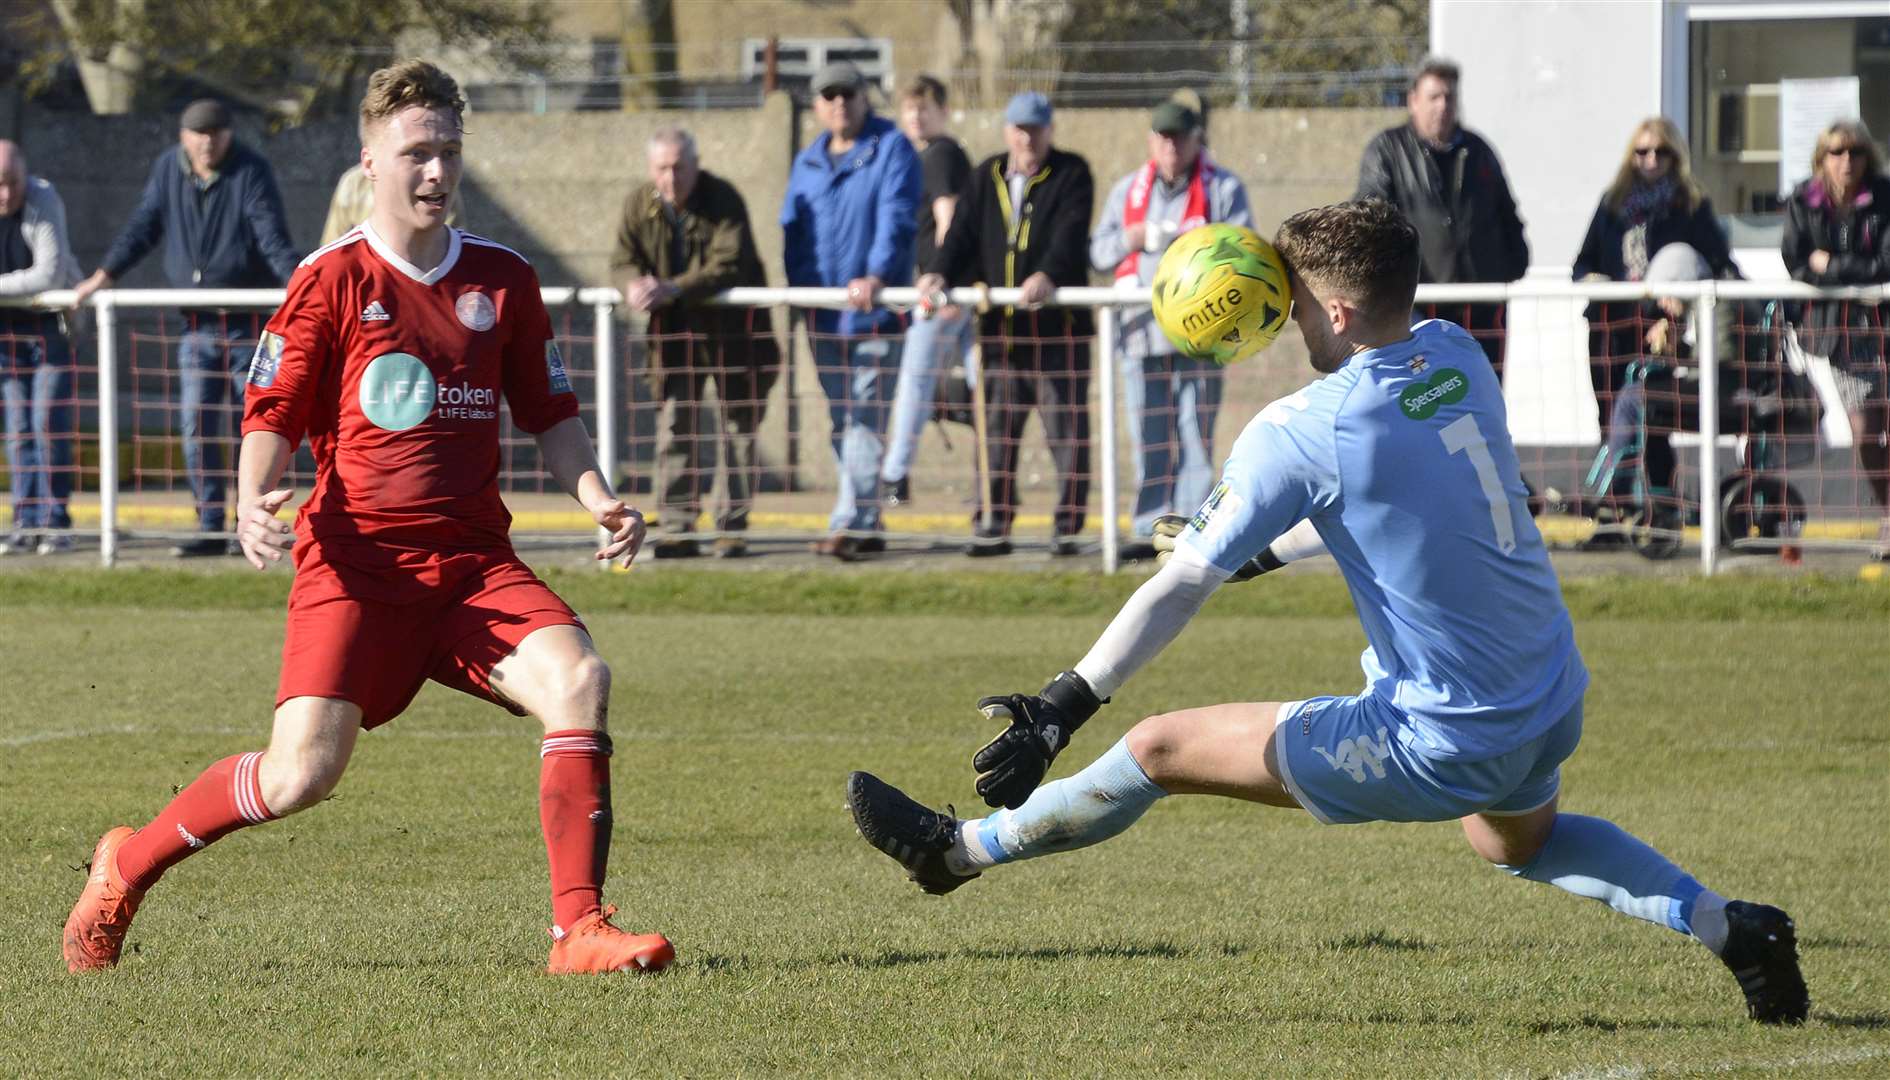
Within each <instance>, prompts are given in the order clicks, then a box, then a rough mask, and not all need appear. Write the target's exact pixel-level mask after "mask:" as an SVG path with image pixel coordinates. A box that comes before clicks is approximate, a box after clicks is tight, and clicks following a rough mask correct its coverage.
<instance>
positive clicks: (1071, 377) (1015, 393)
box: [918, 92, 1096, 556]
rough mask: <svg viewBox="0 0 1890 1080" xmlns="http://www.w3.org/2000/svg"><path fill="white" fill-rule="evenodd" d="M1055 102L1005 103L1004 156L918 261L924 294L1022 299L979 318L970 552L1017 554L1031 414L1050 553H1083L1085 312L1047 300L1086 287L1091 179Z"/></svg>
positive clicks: (975, 182)
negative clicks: (1020, 455) (981, 481)
mask: <svg viewBox="0 0 1890 1080" xmlns="http://www.w3.org/2000/svg"><path fill="white" fill-rule="evenodd" d="M1054 132H1055V129H1054V127H1053V125H1052V114H1051V109H1050V102H1049V99H1047V98H1045V97H1044V96H1043V95H1042V94H1038V93H1034V92H1026V93H1022V94H1018V95H1017V96H1016V97H1013V98H1012V99H1011V101H1010V104H1009V105H1008V106H1007V107H1006V108H1005V110H1004V144H1005V146H1006V147H1007V149H1006V151H1005V152H1004V153H1002V154H997V155H995V156H993V157H990V158H988V159H986V160H985V161H983V162H980V163H979V164H978V166H977V168H975V169H974V170H972V174H971V181H970V183H969V184H968V185H967V186H966V189H965V190H964V191H963V192H961V193H960V195H959V201H958V209H957V212H956V213H954V214H953V215H952V225H951V229H950V230H949V231H948V232H947V233H946V234H945V242H944V243H943V244H941V245H939V249H938V251H937V252H936V253H935V254H934V255H933V256H932V259H931V260H930V262H929V263H928V264H927V265H926V266H925V267H924V268H923V269H924V270H925V274H924V276H922V277H921V278H920V279H919V282H918V285H919V291H920V294H921V295H929V294H931V293H933V292H936V291H937V290H939V289H942V288H944V287H945V286H946V285H947V284H950V285H974V284H984V285H988V286H991V287H993V288H999V287H1006V286H1015V287H1020V288H1022V289H1023V291H1024V302H1023V303H1022V304H1019V305H1014V306H1008V307H1007V306H993V307H991V308H989V310H986V311H984V312H983V313H982V314H981V315H980V317H979V320H978V335H979V345H980V354H981V358H982V361H983V370H982V372H981V373H980V376H979V377H980V378H981V379H983V380H984V397H985V419H986V424H985V428H986V434H985V438H986V439H987V440H988V441H989V453H990V475H989V478H988V483H989V485H990V499H989V514H988V520H985V519H986V517H987V515H986V514H985V512H984V510H983V508H981V509H980V511H979V513H978V514H977V515H976V516H974V518H973V529H974V538H973V541H972V543H971V544H970V546H968V547H967V548H966V549H965V553H966V554H968V555H973V556H983V555H1006V554H1009V553H1010V550H1011V544H1010V540H1009V536H1010V531H1011V520H1012V518H1013V517H1014V516H1015V514H1016V510H1017V452H1018V444H1019V442H1020V441H1021V440H1022V438H1023V434H1024V424H1025V422H1026V421H1027V420H1028V419H1029V418H1030V412H1031V410H1032V409H1035V410H1036V411H1037V413H1038V415H1039V416H1040V417H1041V418H1042V421H1043V428H1044V437H1045V439H1046V441H1047V442H1048V443H1049V446H1050V456H1051V458H1052V460H1053V461H1054V462H1055V463H1056V468H1057V477H1058V492H1057V508H1056V517H1055V523H1054V535H1053V537H1052V544H1051V551H1052V553H1053V554H1057V555H1074V554H1076V553H1077V550H1078V548H1077V534H1078V533H1080V532H1082V530H1083V522H1084V516H1085V507H1086V506H1087V504H1088V501H1089V480H1090V476H1089V458H1090V446H1089V380H1090V358H1089V343H1090V338H1091V336H1092V335H1093V334H1094V332H1095V321H1094V319H1093V318H1092V317H1091V316H1090V312H1089V310H1088V309H1087V308H1057V307H1042V306H1040V305H1042V303H1043V302H1044V301H1045V300H1047V299H1049V298H1050V295H1051V294H1052V293H1053V292H1054V291H1055V290H1056V289H1057V288H1058V287H1059V286H1070V285H1086V284H1088V283H1089V218H1090V210H1091V208H1092V207H1093V205H1094V203H1095V201H1096V183H1095V180H1094V179H1093V178H1092V176H1091V175H1090V170H1089V163H1088V162H1087V161H1084V160H1083V159H1082V158H1081V157H1079V156H1077V155H1076V154H1071V153H1066V152H1065V151H1062V150H1058V149H1055V148H1054V147H1052V146H1051V139H1052V137H1053V135H1054Z"/></svg>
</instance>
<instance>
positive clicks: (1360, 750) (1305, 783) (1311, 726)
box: [1273, 691, 1582, 825]
mask: <svg viewBox="0 0 1890 1080" xmlns="http://www.w3.org/2000/svg"><path fill="white" fill-rule="evenodd" d="M1410 735H1411V733H1410V732H1409V731H1408V730H1407V721H1406V719H1405V717H1404V714H1402V713H1400V712H1399V711H1398V710H1396V709H1394V708H1392V707H1391V706H1390V705H1389V704H1387V703H1386V702H1384V701H1382V700H1381V699H1379V698H1377V697H1375V696H1373V695H1372V694H1371V693H1370V692H1369V691H1368V692H1366V693H1363V694H1360V695H1358V696H1356V697H1316V698H1308V699H1306V700H1305V701H1292V702H1287V703H1286V704H1285V705H1282V706H1280V713H1279V722H1278V723H1277V725H1276V726H1275V727H1274V729H1273V739H1274V743H1275V745H1276V747H1277V749H1278V751H1279V762H1280V772H1281V777H1280V779H1281V780H1283V781H1285V782H1286V789H1287V790H1288V791H1290V792H1292V794H1293V797H1294V798H1295V799H1298V800H1299V804H1300V805H1301V806H1303V807H1305V808H1306V809H1307V811H1308V812H1310V813H1311V814H1312V816H1313V817H1315V818H1318V819H1319V820H1320V821H1322V822H1324V823H1326V824H1327V825H1355V824H1358V823H1359V822H1363V821H1454V820H1456V819H1457V818H1460V817H1464V816H1465V815H1467V814H1526V813H1528V812H1529V811H1531V810H1534V809H1536V808H1537V807H1540V806H1542V805H1544V804H1545V803H1547V802H1548V801H1549V800H1550V799H1553V798H1555V796H1556V794H1557V793H1558V792H1560V791H1561V787H1562V769H1561V765H1562V761H1563V760H1564V759H1566V758H1567V757H1568V756H1569V755H1570V754H1572V753H1574V752H1575V744H1576V743H1578V742H1580V741H1581V737H1582V707H1581V704H1580V703H1579V702H1577V703H1576V705H1575V707H1574V708H1572V709H1570V710H1569V711H1568V714H1567V715H1565V716H1564V717H1562V719H1561V720H1559V721H1557V722H1556V724H1555V726H1554V727H1551V728H1550V729H1549V730H1548V731H1545V732H1543V733H1542V734H1541V735H1540V736H1538V737H1537V738H1535V739H1533V740H1531V741H1530V742H1527V743H1524V744H1523V745H1522V746H1520V747H1517V748H1516V749H1515V750H1512V751H1510V752H1509V753H1507V754H1502V755H1499V756H1497V757H1493V758H1489V759H1486V760H1484V761H1468V762H1449V761H1434V760H1432V759H1430V758H1427V757H1424V756H1423V755H1421V754H1417V753H1414V752H1413V751H1412V750H1411V749H1410V746H1409V743H1410V741H1411V738H1410Z"/></svg>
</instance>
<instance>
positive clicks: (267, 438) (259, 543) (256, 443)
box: [236, 431, 295, 570]
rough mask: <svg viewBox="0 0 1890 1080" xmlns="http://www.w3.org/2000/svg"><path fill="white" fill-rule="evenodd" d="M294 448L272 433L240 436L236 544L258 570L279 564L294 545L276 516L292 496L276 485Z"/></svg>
mask: <svg viewBox="0 0 1890 1080" xmlns="http://www.w3.org/2000/svg"><path fill="white" fill-rule="evenodd" d="M294 452H295V448H294V447H292V446H290V445H289V440H287V439H285V438H283V437H282V436H280V435H278V434H276V433H275V432H273V431H252V432H250V433H249V434H247V435H244V436H243V446H242V450H241V451H240V452H239V456H238V457H237V462H236V542H237V544H238V545H239V546H240V547H241V548H242V549H243V558H245V559H248V560H249V565H251V566H253V567H255V568H256V569H258V570H267V569H269V566H270V564H271V563H278V562H281V561H282V553H283V552H285V551H287V550H289V546H290V545H291V544H294V543H295V531H294V530H293V529H292V528H290V526H289V523H288V522H286V521H283V520H281V519H279V518H277V517H276V511H278V510H280V509H282V508H283V507H284V506H287V505H288V503H289V498H290V496H292V495H293V494H294V492H292V491H290V490H289V489H288V488H279V487H277V486H276V484H277V483H278V482H280V481H281V479H282V473H283V470H285V469H287V468H288V467H289V455H290V454H292V453H294Z"/></svg>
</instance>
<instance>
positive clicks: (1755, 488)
mask: <svg viewBox="0 0 1890 1080" xmlns="http://www.w3.org/2000/svg"><path fill="white" fill-rule="evenodd" d="M1706 276H1708V271H1707V267H1706V263H1705V260H1703V259H1701V258H1700V256H1699V255H1698V254H1697V253H1695V252H1694V251H1693V249H1692V248H1690V247H1688V246H1687V245H1685V244H1670V245H1667V246H1666V247H1663V248H1661V249H1660V251H1659V252H1658V253H1657V254H1656V255H1655V257H1654V259H1653V260H1652V261H1651V262H1650V264H1649V266H1648V274H1647V280H1649V281H1692V280H1699V279H1701V278H1704V277H1706ZM1649 307H1650V308H1654V310H1653V311H1651V312H1650V313H1649V319H1650V323H1649V326H1648V330H1647V332H1646V334H1645V338H1644V340H1645V342H1646V344H1647V351H1646V352H1645V353H1643V354H1642V355H1640V356H1638V357H1636V358H1635V359H1634V360H1633V361H1632V362H1631V363H1630V364H1629V366H1628V369H1627V375H1626V380H1625V383H1624V385H1623V386H1622V387H1621V388H1620V389H1619V390H1618V391H1617V392H1616V393H1615V395H1614V401H1613V404H1612V408H1611V410H1610V416H1609V423H1608V431H1607V436H1606V440H1605V442H1604V444H1603V445H1602V447H1601V448H1600V450H1598V451H1597V452H1596V455H1595V460H1594V463H1593V465H1592V466H1591V467H1590V469H1589V471H1588V475H1587V477H1586V479H1585V480H1584V484H1583V498H1582V500H1581V505H1578V506H1576V507H1573V508H1572V509H1574V510H1575V512H1577V513H1584V512H1585V513H1586V514H1587V515H1588V516H1590V517H1593V518H1594V519H1595V522H1596V526H1595V539H1593V540H1591V541H1590V542H1589V544H1588V546H1590V547H1600V546H1605V545H1606V544H1608V543H1610V542H1613V543H1619V542H1621V541H1622V539H1625V540H1626V542H1627V543H1629V544H1631V545H1632V546H1633V548H1634V550H1635V551H1637V552H1639V553H1640V554H1641V555H1643V556H1645V557H1647V558H1650V559H1665V558H1669V557H1671V556H1673V555H1674V554H1676V553H1678V551H1679V550H1680V546H1681V541H1682V540H1683V538H1684V536H1685V527H1686V525H1687V524H1688V523H1689V520H1690V519H1692V518H1693V517H1694V515H1693V514H1692V513H1690V512H1689V508H1690V507H1694V506H1697V505H1698V500H1699V495H1698V493H1697V492H1687V491H1684V490H1682V487H1681V482H1682V475H1681V473H1680V470H1679V469H1678V468H1677V466H1678V456H1677V455H1676V453H1675V451H1674V446H1673V439H1672V436H1673V435H1675V434H1677V433H1680V432H1689V431H1694V432H1696V431H1698V430H1699V400H1700V396H1699V369H1698V367H1697V365H1695V364H1694V363H1692V360H1693V357H1694V355H1695V353H1696V350H1697V348H1698V343H1697V342H1696V341H1694V340H1693V338H1694V335H1695V333H1696V326H1697V323H1696V322H1695V321H1694V320H1692V319H1691V318H1690V317H1689V316H1690V311H1689V309H1690V308H1691V305H1690V304H1686V303H1684V302H1680V301H1674V300H1667V301H1663V302H1660V303H1659V304H1658V305H1653V304H1650V305H1649ZM1715 316H1716V317H1715V319H1714V326H1713V329H1712V332H1713V334H1714V336H1715V338H1716V341H1715V345H1716V346H1717V349H1716V353H1717V356H1718V358H1719V365H1718V367H1719V370H1718V374H1719V380H1718V394H1717V395H1716V396H1717V398H1718V401H1719V433H1720V435H1721V436H1733V437H1734V451H1735V466H1734V468H1733V469H1731V470H1730V471H1729V472H1728V473H1727V475H1725V476H1724V478H1723V479H1722V480H1721V481H1720V483H1719V490H1718V493H1717V498H1718V500H1719V509H1720V529H1719V532H1720V535H1719V540H1718V542H1719V543H1721V544H1724V545H1728V546H1732V547H1754V546H1756V547H1776V548H1780V549H1781V550H1782V551H1783V552H1784V553H1785V554H1786V556H1787V557H1792V556H1793V555H1794V554H1795V551H1796V545H1795V544H1794V543H1793V541H1794V540H1795V539H1796V538H1797V536H1798V535H1799V533H1800V531H1801V530H1802V529H1803V526H1804V520H1805V502H1804V499H1803V498H1802V497H1801V496H1800V495H1799V493H1798V492H1797V490H1796V489H1794V488H1793V487H1792V485H1791V483H1790V481H1789V480H1788V479H1787V477H1786V475H1785V471H1784V470H1785V469H1787V468H1788V467H1791V466H1794V465H1802V464H1804V463H1806V462H1807V461H1808V460H1809V459H1810V458H1811V457H1812V456H1814V455H1815V454H1816V432H1817V412H1816V408H1815V405H1814V402H1813V399H1812V391H1811V390H1810V388H1809V386H1808V385H1807V384H1806V383H1805V380H1804V378H1803V376H1802V374H1801V373H1794V372H1793V371H1791V370H1790V369H1789V368H1788V367H1787V365H1786V364H1785V362H1784V349H1783V348H1782V342H1783V334H1782V325H1781V320H1780V318H1779V312H1778V305H1777V304H1776V303H1775V302H1774V303H1754V302H1750V301H1738V300H1720V301H1719V302H1718V303H1717V304H1716V305H1715Z"/></svg>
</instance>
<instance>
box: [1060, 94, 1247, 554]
mask: <svg viewBox="0 0 1890 1080" xmlns="http://www.w3.org/2000/svg"><path fill="white" fill-rule="evenodd" d="M1149 129H1150V130H1149V133H1148V154H1149V160H1148V162H1147V163H1146V164H1144V165H1143V166H1142V167H1141V168H1139V169H1137V170H1135V171H1134V172H1132V173H1130V174H1129V175H1127V176H1125V177H1123V178H1122V179H1121V180H1119V181H1117V183H1116V186H1115V187H1114V188H1113V189H1112V190H1111V191H1110V192H1109V199H1108V201H1107V202H1106V203H1104V204H1103V216H1102V221H1101V222H1100V223H1098V224H1097V226H1096V233H1095V235H1094V236H1093V237H1091V238H1090V242H1089V258H1090V262H1091V264H1092V265H1094V266H1095V267H1096V269H1097V270H1100V271H1102V272H1104V273H1110V272H1113V273H1114V274H1115V278H1116V282H1117V283H1118V284H1121V285H1141V286H1147V285H1148V284H1149V282H1151V281H1153V280H1154V277H1155V267H1156V265H1157V264H1158V263H1160V262H1161V258H1162V252H1163V251H1165V250H1167V248H1168V245H1169V244H1171V243H1173V242H1174V240H1175V238H1176V237H1177V236H1180V235H1181V234H1182V233H1185V232H1187V231H1188V230H1189V229H1192V228H1194V227H1196V226H1198V225H1205V224H1207V223H1208V222H1210V221H1226V222H1231V223H1233V224H1235V225H1245V226H1248V227H1249V228H1251V227H1252V226H1253V215H1252V214H1251V213H1250V212H1249V211H1248V208H1247V189H1246V187H1245V186H1243V185H1242V184H1241V182H1240V178H1239V177H1237V176H1235V175H1234V174H1233V173H1231V172H1228V171H1227V170H1226V169H1224V168H1222V167H1221V166H1220V165H1219V164H1218V163H1216V162H1215V161H1214V160H1213V158H1212V157H1210V156H1209V155H1208V153H1207V147H1206V131H1205V129H1204V127H1203V126H1202V119H1201V114H1200V112H1198V111H1197V110H1196V109H1194V108H1192V107H1191V106H1190V105H1189V104H1187V103H1183V102H1180V101H1167V102H1164V103H1163V104H1161V105H1160V106H1157V107H1156V109H1155V112H1154V115H1153V117H1152V118H1151V121H1150V124H1149ZM1123 316H1124V317H1123V326H1122V338H1121V341H1122V352H1121V354H1120V360H1121V363H1122V384H1123V393H1122V402H1123V408H1124V410H1125V411H1126V413H1127V415H1128V425H1129V438H1130V441H1131V444H1132V445H1133V446H1134V448H1135V488H1136V495H1135V510H1134V519H1133V522H1134V523H1133V529H1132V535H1131V537H1130V541H1129V543H1128V544H1126V545H1124V547H1123V556H1124V557H1125V558H1153V557H1154V555H1155V547H1154V542H1153V537H1154V527H1155V519H1156V518H1159V517H1161V516H1162V515H1163V514H1177V513H1192V512H1193V511H1194V509H1195V508H1196V507H1198V506H1200V505H1201V504H1202V502H1204V501H1205V500H1206V499H1207V496H1208V491H1209V489H1211V488H1212V487H1213V486H1214V421H1215V418H1216V416H1217V415H1218V414H1219V412H1220V407H1221V378H1222V369H1221V368H1220V366H1218V365H1216V364H1212V363H1209V362H1207V361H1205V360H1192V359H1189V358H1188V357H1185V356H1182V355H1181V354H1180V353H1178V352H1176V351H1175V346H1174V343H1173V342H1171V341H1169V340H1168V338H1167V337H1166V336H1165V335H1164V334H1163V333H1162V332H1161V329H1160V328H1159V327H1157V326H1156V325H1155V320H1154V318H1153V316H1152V315H1151V314H1150V313H1149V309H1148V308H1129V309H1126V310H1125V311H1124V313H1123Z"/></svg>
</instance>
